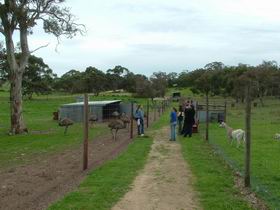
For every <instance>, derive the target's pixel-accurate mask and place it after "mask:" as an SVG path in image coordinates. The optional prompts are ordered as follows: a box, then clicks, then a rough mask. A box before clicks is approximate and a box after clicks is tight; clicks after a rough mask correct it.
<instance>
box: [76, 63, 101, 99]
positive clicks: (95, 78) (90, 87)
mask: <svg viewBox="0 0 280 210" xmlns="http://www.w3.org/2000/svg"><path fill="white" fill-rule="evenodd" d="M82 82H83V85H84V87H85V92H87V93H94V94H96V95H99V93H100V92H101V91H104V90H105V87H106V82H107V78H106V75H105V73H104V72H103V71H101V70H98V69H97V68H95V67H92V66H90V67H87V69H86V71H85V72H84V73H82Z"/></svg>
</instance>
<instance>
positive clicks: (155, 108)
mask: <svg viewBox="0 0 280 210" xmlns="http://www.w3.org/2000/svg"><path fill="white" fill-rule="evenodd" d="M153 109H154V122H155V121H156V120H157V107H156V104H155V102H153Z"/></svg>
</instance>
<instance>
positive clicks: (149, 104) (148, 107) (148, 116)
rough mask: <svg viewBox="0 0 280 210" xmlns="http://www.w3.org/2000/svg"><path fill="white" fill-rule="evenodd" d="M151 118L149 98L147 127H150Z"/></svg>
mask: <svg viewBox="0 0 280 210" xmlns="http://www.w3.org/2000/svg"><path fill="white" fill-rule="evenodd" d="M149 118H150V103H149V99H148V101H147V128H148V127H149Z"/></svg>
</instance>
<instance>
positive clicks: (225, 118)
mask: <svg viewBox="0 0 280 210" xmlns="http://www.w3.org/2000/svg"><path fill="white" fill-rule="evenodd" d="M224 121H225V122H226V121H227V101H225V116H224Z"/></svg>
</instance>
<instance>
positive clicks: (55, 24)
mask: <svg viewBox="0 0 280 210" xmlns="http://www.w3.org/2000/svg"><path fill="white" fill-rule="evenodd" d="M64 2H65V1H64V0H0V34H2V35H3V36H4V39H5V47H6V53H7V60H8V64H9V70H10V78H9V80H10V84H11V89H10V109H11V133H12V134H20V133H23V132H24V131H26V127H25V124H24V120H23V114H22V110H23V109H22V77H23V73H24V71H25V68H26V65H27V63H28V58H29V56H30V54H31V53H32V52H31V51H30V50H29V45H28V36H29V35H31V34H32V28H33V27H35V26H36V25H38V23H39V22H43V24H42V25H43V29H44V31H45V32H46V33H50V34H53V35H54V36H56V37H57V38H59V37H60V36H62V35H64V36H66V37H67V38H72V37H73V36H75V35H76V34H77V33H82V32H83V29H84V26H83V25H81V24H77V23H75V21H76V20H75V17H74V16H73V15H72V14H71V13H70V10H69V9H68V8H66V7H64V6H63V3H64ZM15 32H17V33H16V34H19V46H20V48H19V52H18V53H19V55H20V56H19V57H18V56H16V52H15V51H16V50H15V44H14V35H15ZM40 48H41V47H38V48H37V49H36V50H38V49H40ZM34 51H35V50H34ZM34 51H33V52H34Z"/></svg>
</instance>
